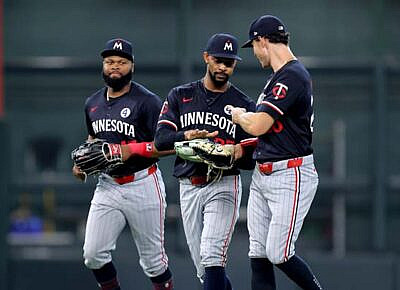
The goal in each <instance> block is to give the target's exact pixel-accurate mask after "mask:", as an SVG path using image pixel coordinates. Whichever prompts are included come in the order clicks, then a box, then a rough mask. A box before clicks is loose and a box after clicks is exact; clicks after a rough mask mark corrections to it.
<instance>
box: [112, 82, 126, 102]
mask: <svg viewBox="0 0 400 290" xmlns="http://www.w3.org/2000/svg"><path fill="white" fill-rule="evenodd" d="M130 89H131V82H129V83H128V84H126V86H124V87H123V88H122V89H121V90H119V91H114V89H113V88H111V87H107V100H109V99H115V98H118V97H120V96H122V95H124V94H126V93H127V92H129V90H130Z"/></svg>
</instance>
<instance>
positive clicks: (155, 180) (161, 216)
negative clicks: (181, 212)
mask: <svg viewBox="0 0 400 290" xmlns="http://www.w3.org/2000/svg"><path fill="white" fill-rule="evenodd" d="M152 176H153V179H154V183H155V185H156V188H157V195H158V200H159V201H160V240H161V261H162V262H163V263H164V264H165V266H167V265H168V262H167V259H166V257H165V252H164V250H165V249H164V246H163V245H164V239H163V231H164V220H163V215H162V210H163V209H162V197H161V189H160V184H159V182H158V176H157V174H156V173H155V172H153V174H152Z"/></svg>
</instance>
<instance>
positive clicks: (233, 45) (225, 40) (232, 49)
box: [206, 33, 242, 60]
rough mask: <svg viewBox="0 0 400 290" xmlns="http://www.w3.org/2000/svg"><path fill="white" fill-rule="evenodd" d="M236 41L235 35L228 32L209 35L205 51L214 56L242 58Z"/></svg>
mask: <svg viewBox="0 0 400 290" xmlns="http://www.w3.org/2000/svg"><path fill="white" fill-rule="evenodd" d="M238 46H239V45H238V41H237V39H236V37H234V36H233V35H231V34H228V33H217V34H214V35H213V36H211V38H210V39H209V40H208V42H207V47H206V51H207V52H208V54H209V55H212V56H214V57H224V58H233V59H236V60H242V59H241V58H240V57H239V56H238V54H237V52H238Z"/></svg>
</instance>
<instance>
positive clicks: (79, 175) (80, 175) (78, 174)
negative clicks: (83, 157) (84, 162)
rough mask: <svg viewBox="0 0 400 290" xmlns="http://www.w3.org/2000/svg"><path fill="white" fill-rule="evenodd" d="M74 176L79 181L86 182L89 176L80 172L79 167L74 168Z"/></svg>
mask: <svg viewBox="0 0 400 290" xmlns="http://www.w3.org/2000/svg"><path fill="white" fill-rule="evenodd" d="M72 174H73V175H74V176H75V177H76V178H78V179H79V180H81V181H83V182H86V178H87V174H86V173H85V172H83V171H82V170H80V169H79V167H78V166H76V165H74V167H72Z"/></svg>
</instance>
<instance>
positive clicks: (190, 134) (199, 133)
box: [184, 129, 218, 140]
mask: <svg viewBox="0 0 400 290" xmlns="http://www.w3.org/2000/svg"><path fill="white" fill-rule="evenodd" d="M184 135H185V140H193V139H198V138H200V139H204V138H214V137H215V136H217V135H218V131H214V132H211V133H210V132H208V131H207V130H199V129H194V130H187V131H185V133H184Z"/></svg>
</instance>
